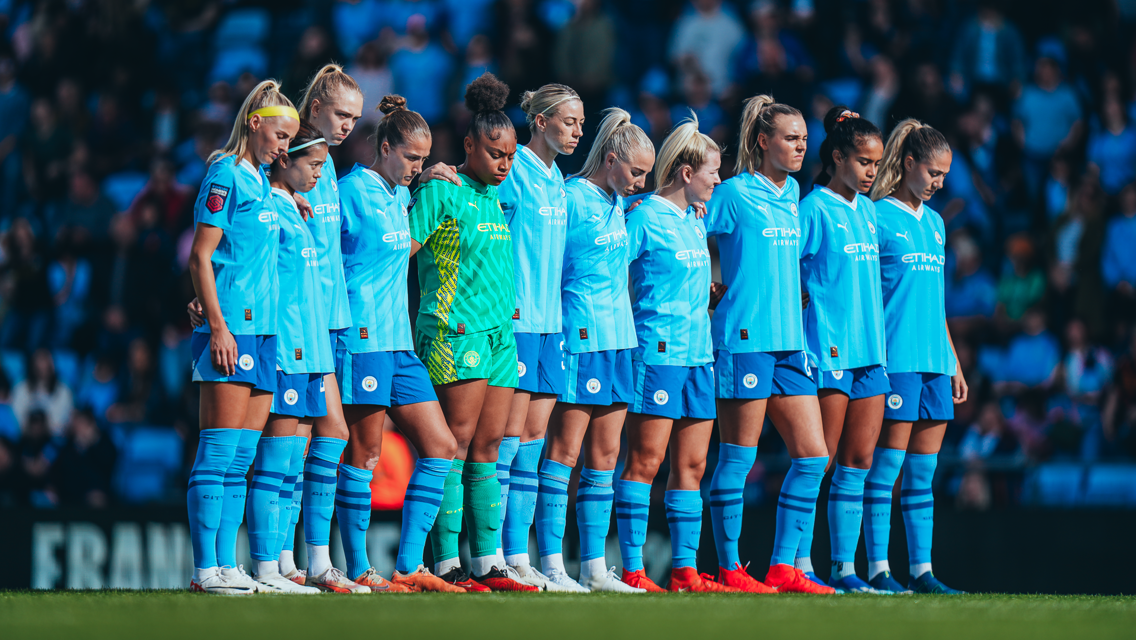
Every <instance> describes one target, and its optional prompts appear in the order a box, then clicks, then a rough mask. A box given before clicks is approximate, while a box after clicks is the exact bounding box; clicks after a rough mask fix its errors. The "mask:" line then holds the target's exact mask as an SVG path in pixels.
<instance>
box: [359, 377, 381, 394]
mask: <svg viewBox="0 0 1136 640" xmlns="http://www.w3.org/2000/svg"><path fill="white" fill-rule="evenodd" d="M362 386H363V391H366V392H368V393H370V392H371V391H374V390H375V389H378V388H379V381H378V380H375V376H367V377H366V378H363V385H362Z"/></svg>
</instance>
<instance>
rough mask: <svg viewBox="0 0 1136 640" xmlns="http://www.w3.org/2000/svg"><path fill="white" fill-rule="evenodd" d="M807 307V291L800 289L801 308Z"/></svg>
mask: <svg viewBox="0 0 1136 640" xmlns="http://www.w3.org/2000/svg"><path fill="white" fill-rule="evenodd" d="M808 307H809V292H808V291H805V290H804V289H801V309H807V308H808Z"/></svg>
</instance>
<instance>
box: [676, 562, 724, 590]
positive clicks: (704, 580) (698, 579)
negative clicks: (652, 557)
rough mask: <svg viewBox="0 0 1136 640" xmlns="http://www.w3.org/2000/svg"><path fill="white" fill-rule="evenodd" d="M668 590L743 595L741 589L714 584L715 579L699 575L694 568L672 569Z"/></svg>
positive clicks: (705, 574)
mask: <svg viewBox="0 0 1136 640" xmlns="http://www.w3.org/2000/svg"><path fill="white" fill-rule="evenodd" d="M667 590H668V591H672V592H675V593H678V592H684V593H686V592H689V593H741V592H742V590H741V589H737V588H735V587H727V586H726V585H724V584H718V583H717V582H714V577H713V576H711V575H710V574H707V573H703V574H699V573H698V569H695V568H694V567H679V568H677V569H671V580H670V582H669V583H668V584H667Z"/></svg>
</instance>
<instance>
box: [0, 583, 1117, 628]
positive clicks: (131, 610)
mask: <svg viewBox="0 0 1136 640" xmlns="http://www.w3.org/2000/svg"><path fill="white" fill-rule="evenodd" d="M393 634H397V637H399V638H413V639H416V640H417V639H418V638H435V637H436V638H447V639H451V638H461V639H462V640H466V639H477V638H492V639H504V638H525V639H527V640H544V639H548V640H553V639H556V638H571V639H573V640H580V639H587V638H628V639H629V640H630V639H634V640H639V639H653V638H691V639H698V640H701V639H702V638H733V637H738V638H763V639H765V638H770V639H772V638H794V639H796V638H840V639H845V638H847V639H852V638H872V639H874V640H878V639H883V638H904V639H905V640H910V639H912V638H920V639H923V638H946V639H950V640H976V639H977V638H997V639H998V640H1012V639H1014V638H1029V639H1031V640H1036V639H1042V638H1092V639H1093V640H1102V639H1105V638H1126V639H1131V638H1133V637H1136V598H1131V597H1100V596H1043V595H969V596H953V597H952V596H942V597H926V596H890V597H883V596H862V595H848V596H795V595H773V596H752V595H742V594H737V595H735V594H730V595H695V594H675V595H648V596H633V595H606V594H594V595H558V594H469V595H454V594H406V595H402V594H398V595H359V596H351V595H330V594H328V595H319V596H306V597H305V596H261V595H258V596H253V597H249V598H223V597H217V596H208V595H204V594H191V593H187V592H156V591H155V592H113V591H103V592H26V591H24V592H0V637H3V638H5V639H6V640H15V639H18V638H37V639H42V638H115V639H121V638H162V639H175V638H187V639H193V640H214V639H220V638H249V639H253V638H361V639H365V638H369V639H373V638H393V637H396V636H395V635H393Z"/></svg>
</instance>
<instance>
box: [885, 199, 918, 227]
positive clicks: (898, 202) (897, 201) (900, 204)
mask: <svg viewBox="0 0 1136 640" xmlns="http://www.w3.org/2000/svg"><path fill="white" fill-rule="evenodd" d="M884 199H885V200H887V201H888V202H890V203H892V204H894V205H895V206H897V207H899V208H900V209H902V210H904V211H906V212H907V213H910V214H911V215H913V216H915V219H916V220H918V221H920V222H923V203H922V202H920V203H919V208H918V209H912V208H911V207H909V206H907V203H906V202H903V201H901V200H900V199H899V198H896V197H894V196H888V197H886V198H884Z"/></svg>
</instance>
